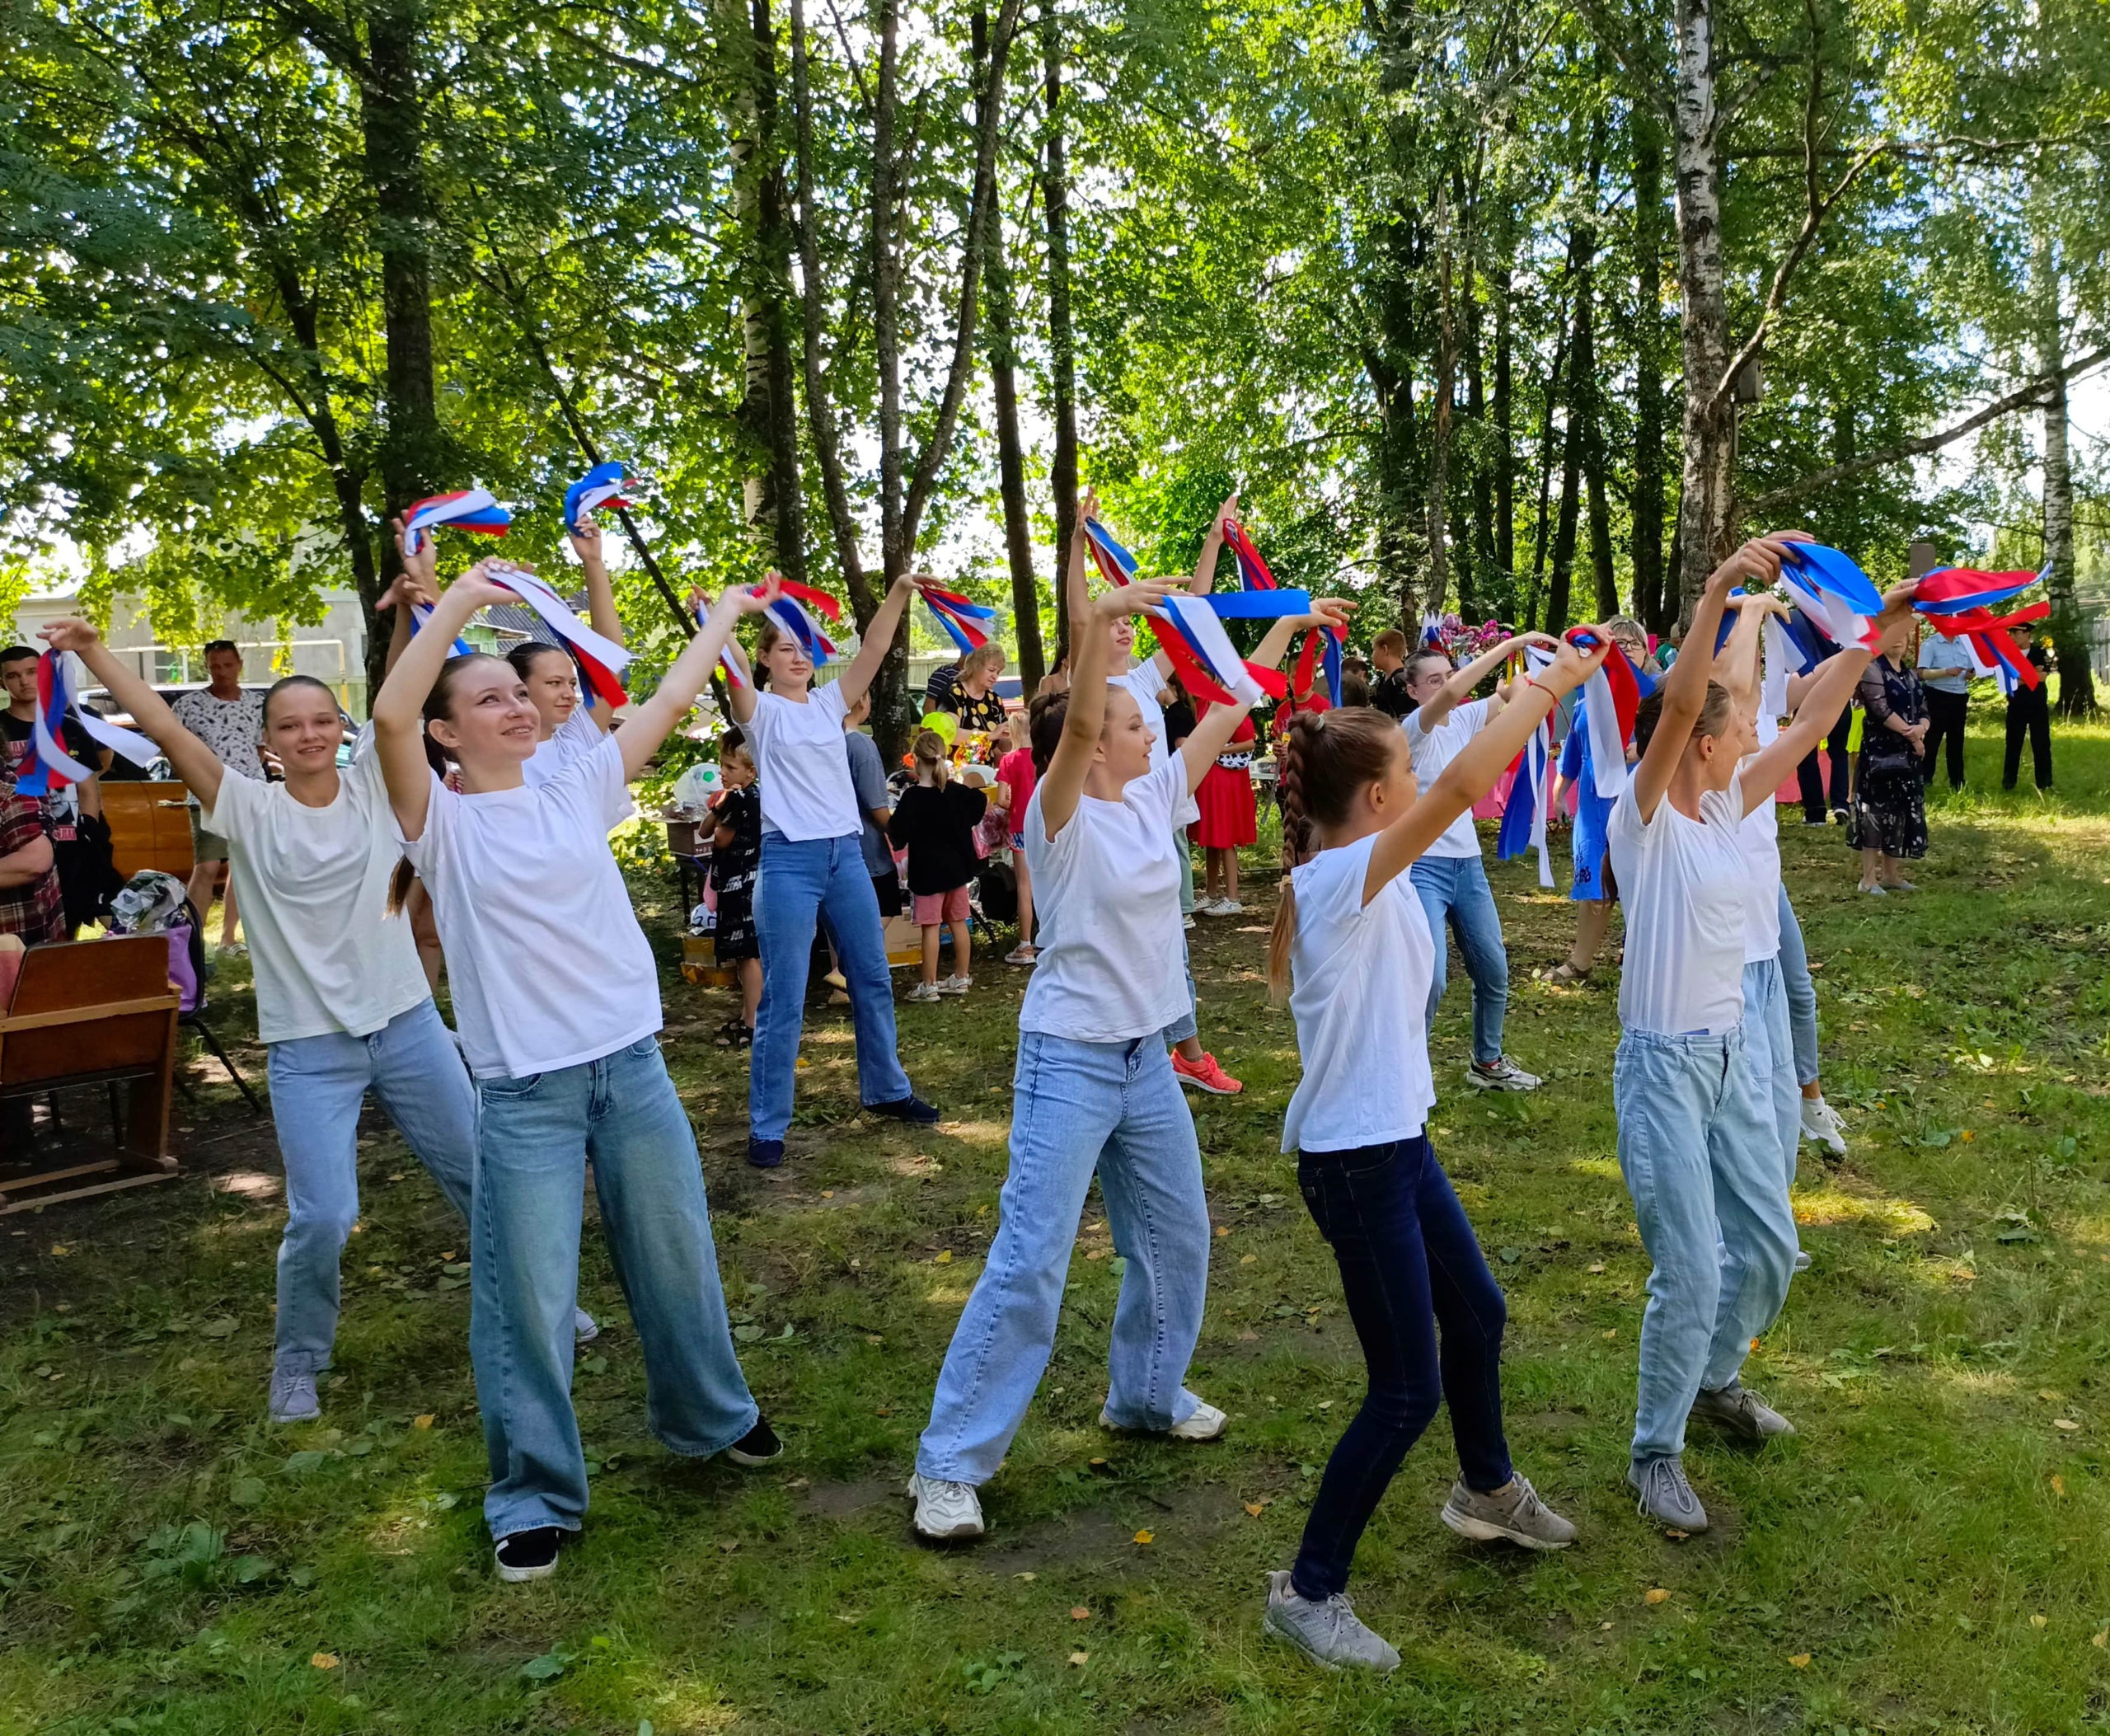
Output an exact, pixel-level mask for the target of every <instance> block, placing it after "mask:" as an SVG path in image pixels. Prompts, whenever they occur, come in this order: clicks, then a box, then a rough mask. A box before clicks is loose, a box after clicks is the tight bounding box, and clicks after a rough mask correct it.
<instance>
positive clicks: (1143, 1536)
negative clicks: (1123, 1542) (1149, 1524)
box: [1134, 1531, 1157, 1543]
mask: <svg viewBox="0 0 2110 1736" xmlns="http://www.w3.org/2000/svg"><path fill="white" fill-rule="evenodd" d="M1134 1541H1137V1542H1138V1543H1155V1542H1156V1541H1157V1539H1156V1537H1152V1536H1151V1534H1150V1533H1149V1532H1146V1531H1139V1532H1137V1533H1136V1535H1135V1538H1134Z"/></svg>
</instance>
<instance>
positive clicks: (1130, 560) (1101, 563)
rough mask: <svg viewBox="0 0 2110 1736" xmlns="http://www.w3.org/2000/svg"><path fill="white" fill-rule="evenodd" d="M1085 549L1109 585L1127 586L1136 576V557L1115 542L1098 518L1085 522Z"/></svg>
mask: <svg viewBox="0 0 2110 1736" xmlns="http://www.w3.org/2000/svg"><path fill="white" fill-rule="evenodd" d="M1084 533H1085V549H1086V551H1088V552H1089V553H1090V556H1091V564H1092V565H1094V566H1095V567H1097V568H1098V569H1099V576H1100V578H1102V579H1104V580H1105V581H1106V582H1107V583H1108V584H1128V583H1130V582H1131V581H1132V579H1134V578H1135V576H1136V557H1135V556H1133V555H1132V554H1130V553H1129V552H1128V550H1126V549H1125V548H1123V547H1121V545H1120V544H1119V543H1118V542H1115V541H1114V533H1113V532H1112V531H1110V530H1109V529H1108V528H1106V527H1105V526H1104V525H1103V524H1101V523H1100V522H1099V520H1098V519H1096V518H1087V519H1085V522H1084Z"/></svg>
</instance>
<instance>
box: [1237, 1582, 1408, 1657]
mask: <svg viewBox="0 0 2110 1736" xmlns="http://www.w3.org/2000/svg"><path fill="white" fill-rule="evenodd" d="M1260 1626H1261V1629H1262V1630H1263V1631H1264V1632H1266V1633H1270V1634H1273V1635H1274V1636H1275V1637H1276V1638H1277V1639H1278V1640H1287V1641H1289V1643H1290V1644H1291V1645H1293V1646H1295V1647H1296V1649H1298V1650H1299V1651H1300V1652H1301V1653H1303V1654H1304V1655H1305V1656H1306V1657H1307V1658H1309V1659H1311V1661H1312V1662H1313V1663H1315V1664H1318V1665H1319V1666H1320V1668H1323V1669H1329V1670H1338V1669H1343V1668H1355V1669H1365V1670H1376V1671H1378V1672H1379V1673H1381V1674H1384V1675H1390V1673H1392V1672H1393V1671H1394V1670H1395V1669H1397V1668H1399V1667H1400V1654H1399V1653H1398V1652H1396V1651H1395V1650H1394V1649H1393V1648H1392V1645H1391V1643H1390V1641H1389V1640H1386V1638H1385V1637H1384V1635H1381V1634H1376V1633H1372V1632H1371V1630H1370V1629H1368V1628H1367V1627H1366V1626H1363V1624H1362V1620H1361V1618H1360V1617H1358V1616H1357V1614H1356V1612H1355V1606H1354V1605H1353V1603H1351V1602H1348V1593H1345V1592H1335V1593H1334V1595H1333V1596H1332V1597H1330V1598H1323V1599H1319V1600H1316V1601H1315V1600H1314V1599H1312V1598H1300V1597H1299V1596H1298V1595H1297V1594H1296V1589H1295V1588H1293V1587H1292V1585H1291V1584H1290V1575H1289V1570H1288V1569H1287V1568H1282V1569H1277V1570H1276V1571H1275V1572H1273V1573H1271V1574H1268V1612H1267V1613H1266V1614H1265V1615H1264V1616H1262V1617H1261V1618H1260Z"/></svg>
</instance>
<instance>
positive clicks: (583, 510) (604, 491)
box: [564, 464, 637, 531]
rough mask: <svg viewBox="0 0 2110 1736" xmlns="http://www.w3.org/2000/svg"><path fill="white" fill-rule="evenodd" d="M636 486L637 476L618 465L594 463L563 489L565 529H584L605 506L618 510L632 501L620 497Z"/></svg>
mask: <svg viewBox="0 0 2110 1736" xmlns="http://www.w3.org/2000/svg"><path fill="white" fill-rule="evenodd" d="M636 486H637V479H636V478H635V476H629V475H627V474H626V473H625V472H624V468H623V467H622V466H621V465H620V464H596V465H595V466H594V467H593V469H591V470H589V471H588V472H586V474H585V475H584V476H581V477H580V478H579V480H578V481H576V482H574V483H573V484H572V485H571V486H570V488H568V489H566V490H565V491H564V528H565V530H566V531H579V530H584V529H585V528H586V527H587V525H588V523H589V522H590V521H591V520H592V518H593V514H595V513H597V512H598V511H599V510H600V509H602V508H603V507H604V506H606V507H611V508H614V509H617V510H620V509H622V508H624V507H626V506H628V505H629V504H631V503H630V502H629V501H628V500H624V499H623V498H622V497H623V496H624V495H626V494H628V493H629V492H630V491H631V490H632V489H634V488H635V487H636Z"/></svg>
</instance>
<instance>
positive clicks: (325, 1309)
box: [266, 1001, 476, 1374]
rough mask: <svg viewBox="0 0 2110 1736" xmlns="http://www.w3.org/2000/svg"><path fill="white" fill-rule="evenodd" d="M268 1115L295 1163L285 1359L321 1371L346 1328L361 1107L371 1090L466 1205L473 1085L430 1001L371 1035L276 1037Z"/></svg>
mask: <svg viewBox="0 0 2110 1736" xmlns="http://www.w3.org/2000/svg"><path fill="white" fill-rule="evenodd" d="M266 1067H267V1071H268V1073H269V1077H270V1082H271V1119H272V1122H273V1124H274V1125H275V1126H276V1128H277V1129H278V1134H279V1156H280V1157H282V1158H283V1159H284V1161H285V1166H286V1229H285V1234H284V1236H281V1237H280V1238H279V1317H278V1327H277V1337H278V1348H277V1353H276V1363H277V1367H278V1368H279V1372H282V1373H288V1374H319V1373H321V1372H322V1370H324V1369H325V1368H328V1367H329V1366H330V1353H331V1346H332V1345H333V1344H335V1342H336V1338H337V1311H338V1305H339V1298H340V1292H339V1287H338V1267H339V1264H340V1261H341V1260H342V1258H343V1255H344V1251H345V1241H347V1240H348V1239H349V1236H351V1233H352V1226H353V1225H354V1223H356V1222H358V1221H359V1107H360V1105H361V1104H362V1103H363V1101H364V1100H365V1097H366V1094H367V1092H368V1091H373V1094H374V1096H377V1097H378V1098H379V1099H380V1100H381V1106H382V1108H383V1109H384V1110H387V1112H388V1119H390V1120H392V1121H393V1122H394V1123H395V1124H396V1129H397V1131H399V1132H400V1133H401V1134H402V1136H403V1138H404V1140H405V1141H406V1143H408V1145H409V1146H410V1149H411V1150H412V1151H414V1152H416V1153H417V1156H418V1161H420V1163H422V1164H423V1165H424V1166H425V1168H426V1169H427V1170H428V1171H430V1172H431V1174H432V1179H433V1180H434V1181H436V1182H438V1184H439V1189H440V1191H441V1192H442V1193H443V1194H446V1195H447V1199H448V1203H449V1204H450V1205H452V1207H453V1208H454V1209H455V1210H456V1211H457V1212H459V1213H461V1214H462V1217H463V1218H467V1217H468V1215H469V1192H470V1178H471V1174H472V1173H473V1171H474V1169H475V1166H476V1087H475V1086H473V1085H471V1083H470V1081H469V1070H468V1069H467V1067H464V1066H463V1065H462V1054H461V1051H460V1050H458V1049H456V1048H455V1046H454V1039H453V1038H452V1037H451V1036H450V1035H448V1030H447V1026H446V1025H444V1024H443V1023H442V1022H441V1020H440V1016H439V1014H438V1011H436V1010H435V1009H434V1006H433V1004H432V1002H429V1001H425V1002H420V1004H419V1005H417V1006H414V1007H412V1008H411V1009H410V1011H408V1012H402V1013H398V1014H396V1016H395V1017H394V1018H392V1019H391V1020H389V1021H388V1022H387V1024H386V1025H382V1028H381V1029H380V1030H377V1031H375V1032H373V1034H372V1035H368V1036H364V1037H354V1036H352V1035H349V1033H347V1032H345V1031H330V1032H326V1033H325V1034H323V1035H321V1036H315V1037H294V1038H292V1039H288V1040H287V1041H285V1042H284V1043H274V1044H271V1045H270V1053H269V1057H268V1059H267V1062H266Z"/></svg>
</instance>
